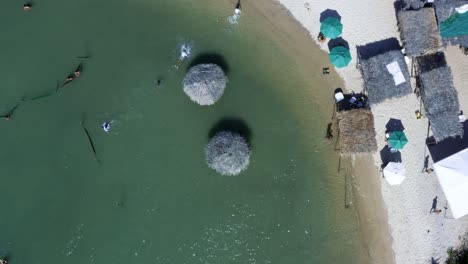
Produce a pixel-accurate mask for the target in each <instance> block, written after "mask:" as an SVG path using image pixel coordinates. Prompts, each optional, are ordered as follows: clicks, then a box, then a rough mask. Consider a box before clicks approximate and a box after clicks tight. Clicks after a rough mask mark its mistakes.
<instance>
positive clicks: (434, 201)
mask: <svg viewBox="0 0 468 264" xmlns="http://www.w3.org/2000/svg"><path fill="white" fill-rule="evenodd" d="M436 210H437V196H436V197H435V198H434V199H432V207H431V210H430V211H429V213H430V214H432V212H434V211H436Z"/></svg>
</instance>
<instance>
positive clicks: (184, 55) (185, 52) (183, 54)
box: [180, 46, 190, 60]
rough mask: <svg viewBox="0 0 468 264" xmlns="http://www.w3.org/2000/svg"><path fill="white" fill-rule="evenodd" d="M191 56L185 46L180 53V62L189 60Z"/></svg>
mask: <svg viewBox="0 0 468 264" xmlns="http://www.w3.org/2000/svg"><path fill="white" fill-rule="evenodd" d="M189 56H190V50H189V49H187V48H186V47H185V46H183V47H182V50H181V52H180V60H183V59H185V58H188V57H189Z"/></svg>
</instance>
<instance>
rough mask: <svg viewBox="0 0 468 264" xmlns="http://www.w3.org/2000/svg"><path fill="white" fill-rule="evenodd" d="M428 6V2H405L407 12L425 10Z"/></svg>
mask: <svg viewBox="0 0 468 264" xmlns="http://www.w3.org/2000/svg"><path fill="white" fill-rule="evenodd" d="M425 4H426V0H404V1H403V8H404V9H405V10H417V9H420V8H423V7H424V5H425Z"/></svg>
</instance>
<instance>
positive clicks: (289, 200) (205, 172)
mask: <svg viewBox="0 0 468 264" xmlns="http://www.w3.org/2000/svg"><path fill="white" fill-rule="evenodd" d="M202 4H206V3H204V2H194V1H154V2H153V1H148V0H139V1H128V0H115V1H112V5H109V2H103V1H101V2H99V1H91V0H81V1H74V2H72V1H59V0H43V1H38V2H37V3H36V2H35V3H34V6H33V10H31V11H30V12H29V13H25V12H23V11H22V6H21V5H22V3H20V2H17V1H3V2H2V3H0V19H1V22H2V23H0V32H2V42H1V43H0V58H2V60H1V62H0V85H1V87H2V88H1V90H0V110H1V111H2V114H5V113H7V112H9V110H10V109H11V108H13V107H14V106H15V105H17V103H18V102H21V100H22V99H24V100H25V102H24V103H21V104H20V105H19V107H18V108H17V109H16V110H15V112H14V113H13V116H12V119H11V120H10V121H3V120H2V122H0V135H1V136H2V139H3V141H2V146H1V148H0V167H1V172H2V173H1V179H2V186H3V188H2V193H1V195H0V197H1V199H0V208H2V211H3V217H2V218H1V219H0V254H1V255H2V256H4V257H8V259H9V260H10V263H51V264H58V263H69V264H75V263H92V262H95V263H360V258H361V250H362V249H361V247H360V243H359V230H358V227H357V223H356V221H357V220H356V216H355V213H354V211H353V210H345V209H344V208H343V196H344V193H343V188H344V183H343V182H344V180H343V179H342V177H341V176H340V175H338V174H337V172H336V156H335V154H334V153H333V152H332V150H331V149H332V147H331V146H330V145H328V144H327V142H325V141H324V140H323V137H324V127H326V118H327V117H328V113H321V112H318V111H317V107H316V105H314V102H316V100H317V99H312V100H311V99H310V98H307V97H306V96H305V95H304V93H303V91H304V90H303V89H299V88H298V87H308V88H307V89H318V88H319V87H318V86H319V84H320V82H317V83H316V84H315V83H313V84H311V83H310V80H309V79H307V78H304V77H303V76H301V75H300V74H299V73H297V72H296V71H295V69H294V66H293V65H295V63H296V62H294V61H293V60H292V59H291V58H289V57H288V55H287V54H286V53H285V52H284V51H283V50H282V48H281V47H280V46H279V45H278V44H277V43H276V42H275V41H274V40H272V39H269V38H268V35H267V34H265V35H261V34H259V32H262V31H264V30H269V29H263V28H261V27H260V26H257V25H256V23H255V20H253V19H252V18H250V19H249V18H248V17H242V16H241V24H240V25H230V24H229V23H228V22H227V17H228V16H229V15H231V13H232V10H233V9H232V7H233V5H232V6H231V5H230V6H226V7H225V8H223V7H222V5H224V4H226V2H221V3H218V4H215V5H213V6H211V7H209V8H207V6H206V5H205V6H203V5H202ZM182 43H190V44H191V45H192V48H193V49H192V57H191V60H189V61H185V62H184V63H183V64H182V65H181V67H179V68H178V69H176V68H175V67H174V65H175V63H176V62H177V59H178V56H179V48H180V45H181V44H182ZM203 54H208V55H210V56H209V57H210V58H213V55H216V56H218V55H219V56H221V59H222V60H224V61H225V63H226V68H227V74H228V77H229V80H230V82H229V84H228V87H227V90H226V92H225V94H224V95H223V97H222V98H221V100H220V101H219V102H218V103H217V104H215V105H214V106H213V107H199V106H197V105H196V104H194V103H193V102H191V101H190V100H189V99H188V97H187V96H186V95H185V94H184V93H183V91H182V87H181V81H182V78H183V76H184V73H185V72H186V70H187V68H188V66H189V64H190V63H191V62H192V61H193V60H194V59H195V58H197V57H198V58H199V57H200V56H201V55H203ZM83 56H85V57H89V58H88V59H80V58H77V57H83ZM80 63H82V65H83V72H82V75H81V76H80V77H79V78H78V79H76V80H75V81H73V82H71V83H70V84H68V85H66V86H64V87H63V88H61V89H60V90H59V92H58V93H52V95H50V96H46V97H43V98H40V99H36V100H30V99H32V98H36V97H38V96H41V95H46V94H49V93H51V92H53V91H55V89H56V85H57V82H62V81H63V80H64V79H65V77H66V76H67V75H68V74H69V73H70V72H73V70H74V69H75V68H76V67H77V66H78V65H79V64H80ZM158 79H160V80H162V84H161V85H160V86H157V85H156V82H157V80H158ZM316 86H317V87H316ZM226 119H227V120H235V121H236V122H237V123H242V124H245V126H246V127H248V129H247V130H248V131H249V133H250V142H251V146H252V157H251V164H250V167H249V168H248V170H247V171H246V172H245V173H242V174H241V175H240V176H237V177H223V176H220V175H217V174H216V173H215V172H214V171H212V170H210V169H209V168H208V167H207V166H206V164H205V161H204V153H203V148H204V145H205V144H206V143H207V141H208V136H209V134H210V131H213V129H214V127H216V125H217V124H219V122H220V121H222V120H226ZM106 120H112V122H113V123H112V129H111V131H110V133H104V132H103V131H102V129H101V128H100V125H101V123H102V122H104V121H106ZM83 127H85V128H86V129H87V130H88V131H89V134H90V136H91V138H92V140H93V142H94V145H95V149H96V156H95V155H94V154H93V151H92V148H91V146H90V144H89V141H88V138H87V136H86V133H85V131H84V129H83Z"/></svg>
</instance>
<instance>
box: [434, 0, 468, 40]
mask: <svg viewBox="0 0 468 264" xmlns="http://www.w3.org/2000/svg"><path fill="white" fill-rule="evenodd" d="M434 4H435V11H436V15H437V22H438V23H439V27H440V23H442V22H443V21H445V20H446V19H447V18H449V17H450V16H451V15H453V14H454V13H455V12H456V11H455V8H457V7H460V6H462V5H466V4H468V0H435V1H434ZM442 40H443V42H444V44H447V43H450V44H452V45H462V46H463V47H468V35H465V36H458V37H453V38H444V39H442Z"/></svg>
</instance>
